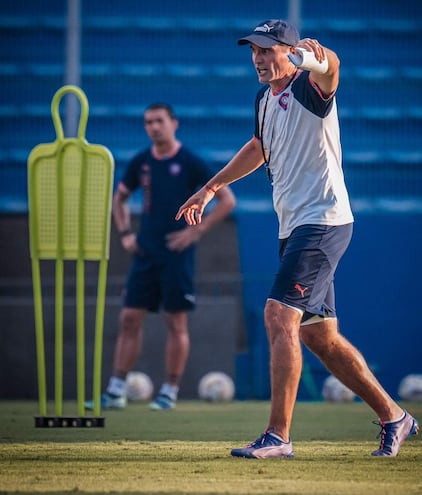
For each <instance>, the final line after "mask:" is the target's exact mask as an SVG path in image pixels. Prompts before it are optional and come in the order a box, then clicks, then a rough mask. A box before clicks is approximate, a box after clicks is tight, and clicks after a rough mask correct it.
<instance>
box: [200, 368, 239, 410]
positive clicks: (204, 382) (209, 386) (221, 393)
mask: <svg viewBox="0 0 422 495" xmlns="http://www.w3.org/2000/svg"><path fill="white" fill-rule="evenodd" d="M198 395H199V398H200V399H202V400H208V401H212V402H217V401H229V400H232V399H233V397H234V383H233V380H232V379H231V378H230V377H229V375H226V373H223V372H221V371H210V372H209V373H207V374H206V375H204V376H203V377H202V378H201V380H200V381H199V385H198Z"/></svg>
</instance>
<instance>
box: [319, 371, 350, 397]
mask: <svg viewBox="0 0 422 495" xmlns="http://www.w3.org/2000/svg"><path fill="white" fill-rule="evenodd" d="M322 396H323V397H324V400H326V401H327V402H352V401H353V399H354V398H355V397H356V394H355V393H354V392H352V391H351V390H350V389H349V388H347V387H346V385H343V383H341V381H340V380H338V379H337V378H336V377H335V376H333V375H330V376H329V377H327V378H326V379H325V381H324V384H323V386H322Z"/></svg>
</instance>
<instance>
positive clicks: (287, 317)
mask: <svg viewBox="0 0 422 495" xmlns="http://www.w3.org/2000/svg"><path fill="white" fill-rule="evenodd" d="M264 317H265V326H266V329H267V334H268V340H269V346H270V355H271V361H270V376H271V414H270V419H269V423H268V426H269V429H270V430H271V431H274V433H276V434H277V435H279V436H280V437H281V438H282V440H283V441H285V442H288V441H289V438H290V425H291V423H292V417H293V410H294V405H295V402H296V396H297V390H298V387H299V381H300V376H301V372H302V349H301V342H300V338H299V325H300V320H301V315H300V313H299V312H298V311H295V310H294V309H292V308H289V307H287V306H284V305H283V304H281V303H279V302H277V301H273V300H268V301H267V303H266V305H265V311H264Z"/></svg>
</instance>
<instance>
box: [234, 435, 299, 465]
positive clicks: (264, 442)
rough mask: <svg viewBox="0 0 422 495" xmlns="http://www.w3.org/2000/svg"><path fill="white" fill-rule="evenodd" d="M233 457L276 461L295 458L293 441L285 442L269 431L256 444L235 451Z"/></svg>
mask: <svg viewBox="0 0 422 495" xmlns="http://www.w3.org/2000/svg"><path fill="white" fill-rule="evenodd" d="M231 455H232V456H234V457H246V458H248V459H275V458H286V459H292V458H293V457H294V455H295V454H294V452H293V445H292V441H291V440H290V439H289V441H288V442H283V440H282V439H281V438H280V437H279V436H278V435H276V434H275V433H272V432H270V431H268V430H266V431H264V433H263V434H262V435H261V436H260V437H259V438H258V439H257V440H255V441H254V442H252V443H250V444H249V445H247V446H246V447H243V448H240V449H233V450H232V451H231Z"/></svg>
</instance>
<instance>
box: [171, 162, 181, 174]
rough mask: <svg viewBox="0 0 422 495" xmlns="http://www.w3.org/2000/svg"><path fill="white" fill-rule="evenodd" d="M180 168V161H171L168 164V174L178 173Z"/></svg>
mask: <svg viewBox="0 0 422 495" xmlns="http://www.w3.org/2000/svg"><path fill="white" fill-rule="evenodd" d="M181 170H182V167H181V166H180V163H172V164H171V165H170V166H169V172H170V175H173V176H176V175H179V174H180V172H181Z"/></svg>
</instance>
